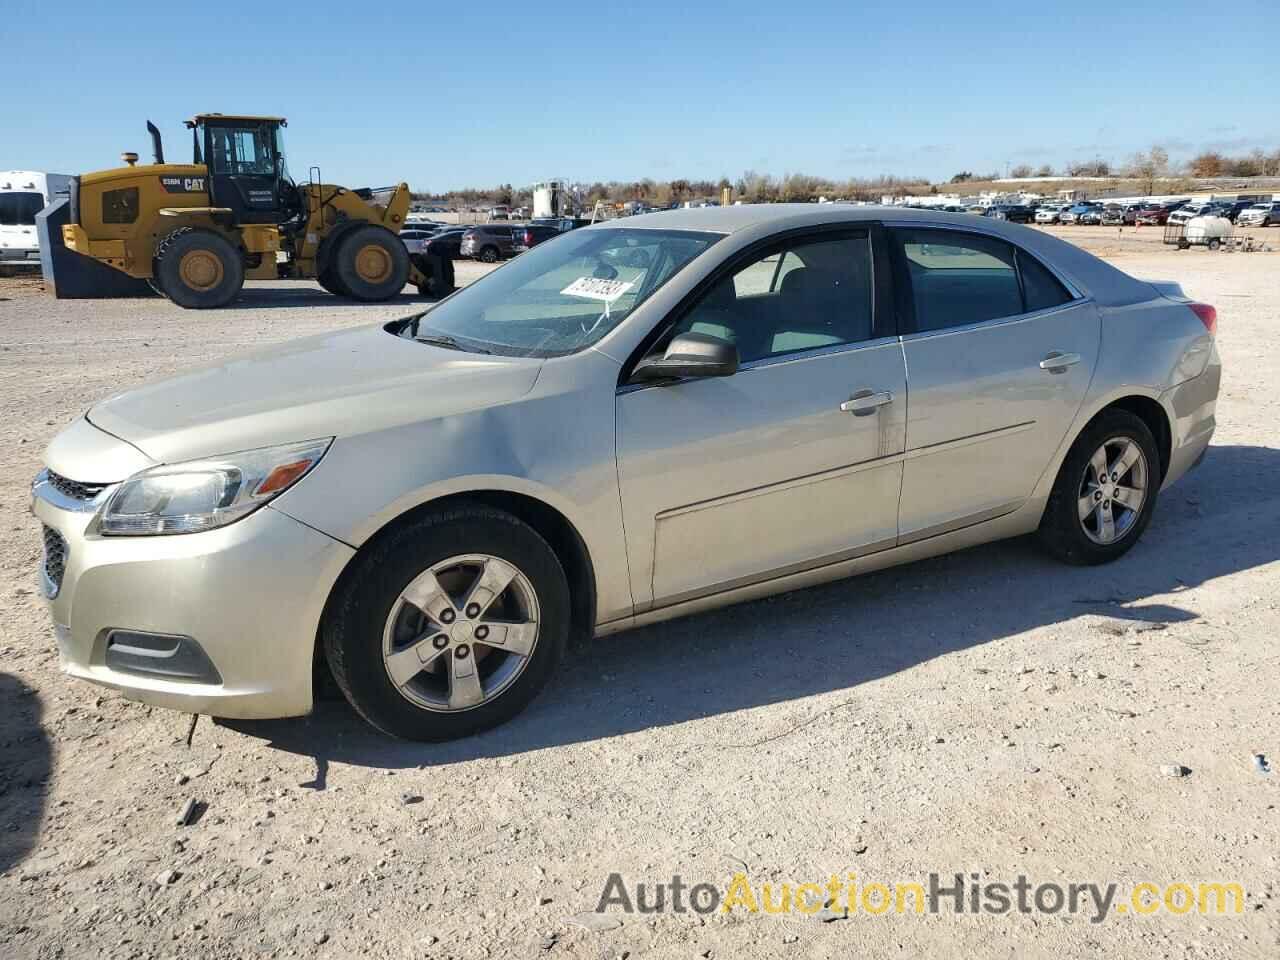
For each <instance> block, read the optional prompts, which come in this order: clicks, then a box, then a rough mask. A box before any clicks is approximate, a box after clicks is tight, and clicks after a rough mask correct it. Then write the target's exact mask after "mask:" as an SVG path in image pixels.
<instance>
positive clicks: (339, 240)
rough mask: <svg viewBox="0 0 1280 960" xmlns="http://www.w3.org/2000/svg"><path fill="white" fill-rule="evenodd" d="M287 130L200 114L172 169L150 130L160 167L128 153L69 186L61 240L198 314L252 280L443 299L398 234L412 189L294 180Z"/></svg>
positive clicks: (276, 120)
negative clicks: (414, 291) (409, 291)
mask: <svg viewBox="0 0 1280 960" xmlns="http://www.w3.org/2000/svg"><path fill="white" fill-rule="evenodd" d="M285 126H286V121H285V119H284V118H283V117H252V116H231V115H224V114H220V113H203V114H199V115H197V116H196V117H194V118H192V119H191V120H188V121H187V127H188V128H189V129H190V130H191V139H192V153H193V157H192V162H191V163H166V162H165V159H164V145H163V143H162V140H161V137H160V131H159V130H158V129H157V128H156V126H155V124H153V123H151V122H150V121H148V122H147V130H148V131H149V132H150V134H151V139H152V145H153V150H154V154H155V163H154V164H150V165H144V166H139V165H138V162H137V161H138V157H137V154H135V153H125V154H122V155H121V159H122V161H123V162H124V164H125V166H123V167H118V168H116V169H113V170H101V171H97V172H95V173H86V174H84V175H82V176H80V177H75V178H73V179H72V186H71V205H70V206H71V210H70V214H71V216H70V221H71V222H70V223H68V224H66V225H65V226H64V227H63V228H62V234H63V241H64V243H65V244H66V246H67V247H68V248H70V249H72V250H75V251H76V252H77V253H80V254H83V255H85V256H87V257H92V258H93V259H94V260H97V261H100V262H101V263H105V264H107V265H109V266H111V267H114V268H115V269H117V270H120V271H123V272H124V273H127V274H129V275H130V276H132V277H137V278H140V279H144V280H146V281H147V282H148V283H149V284H150V285H151V286H152V288H153V289H154V290H155V291H156V292H157V293H160V294H162V295H164V296H166V297H168V298H169V299H171V300H172V301H173V302H174V303H177V304H179V305H181V306H183V307H190V308H195V309H202V308H208V307H220V306H223V305H224V304H226V303H229V302H230V301H231V300H232V299H233V298H234V297H235V296H236V295H237V294H238V293H239V292H240V289H241V287H242V286H243V285H244V281H245V280H246V279H261V280H267V279H277V278H280V277H286V278H294V279H315V280H318V281H319V283H320V285H321V286H322V287H324V288H325V289H326V290H328V291H329V292H330V293H333V294H337V295H339V296H343V297H350V298H353V299H356V300H365V301H377V300H387V299H389V298H391V297H393V296H395V295H396V294H398V293H399V292H400V291H401V290H402V289H403V288H404V285H405V283H407V282H411V283H414V284H416V285H417V287H418V290H419V292H420V293H422V294H424V295H430V294H434V295H437V296H439V295H443V294H444V293H447V292H448V291H447V290H442V289H437V287H438V286H439V285H440V284H439V282H438V278H439V277H440V276H441V271H439V270H436V271H434V276H433V275H432V273H433V271H431V269H430V266H431V265H430V264H427V263H425V262H423V263H418V264H415V263H411V262H410V259H409V254H408V252H407V251H406V250H405V247H404V244H403V243H402V242H401V241H400V238H399V237H398V236H397V234H399V232H400V228H401V227H402V226H403V224H404V217H405V214H406V213H407V212H408V210H409V186H408V184H405V183H401V184H399V185H397V186H395V187H388V188H385V189H381V190H349V189H347V188H345V187H339V186H335V185H333V184H326V183H320V182H319V180H320V171H319V169H318V168H316V167H312V168H311V173H310V177H309V179H308V180H307V181H304V182H302V183H295V182H294V180H293V179H292V178H291V177H290V176H289V171H288V168H287V167H286V165H285V153H284V143H283V138H282V136H281V134H282V132H283V129H284V127H285ZM375 198H376V199H375ZM420 267H421V268H422V269H420Z"/></svg>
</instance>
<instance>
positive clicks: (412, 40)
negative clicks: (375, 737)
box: [0, 0, 1280, 190]
mask: <svg viewBox="0 0 1280 960" xmlns="http://www.w3.org/2000/svg"><path fill="white" fill-rule="evenodd" d="M983 6H984V5H983V4H981V3H968V4H962V3H955V2H954V0H916V2H913V3H902V2H898V3H867V4H856V3H849V2H847V0H846V2H840V3H827V2H810V3H804V4H785V3H778V2H777V0H772V2H768V3H735V4H724V5H721V4H714V3H707V2H700V0H692V2H690V0H685V2H682V3H671V2H667V0H652V2H647V3H637V4H626V3H617V2H607V0H606V2H594V3H579V2H570V3H547V2H545V0H543V2H539V3H533V2H526V3H522V4H514V3H504V2H492V0H490V2H487V3H456V2H453V3H450V2H445V3H414V4H387V3H381V4H374V3H367V2H366V3H364V4H359V3H349V2H348V3H333V2H329V0H309V2H306V3H300V4H284V3H268V4H249V3H241V4H218V3H203V4H190V5H188V4H184V3H179V2H173V0H170V2H166V3H130V2H128V0H120V2H116V3H98V2H93V3H90V2H85V0H69V2H68V0H61V2H53V0H39V2H36V0H7V2H6V3H5V10H6V12H5V14H4V17H3V19H2V20H0V49H2V50H4V51H5V55H4V58H3V60H0V70H2V71H3V72H2V73H0V75H3V76H4V77H5V79H6V80H8V81H9V83H8V84H6V87H7V91H8V92H7V93H6V95H5V96H4V98H3V99H2V100H0V169H14V168H18V169H41V170H52V171H58V172H65V173H79V172H83V171H86V170H93V169H100V168H103V167H109V166H115V165H116V164H117V163H118V156H119V153H120V152H121V151H122V150H134V151H136V152H138V153H139V154H141V155H142V156H143V157H144V158H147V157H148V156H149V142H148V140H147V136H146V132H145V129H144V124H145V121H146V120H147V119H148V118H150V119H152V120H154V121H155V122H156V123H157V124H158V125H159V126H160V128H161V130H162V131H163V132H164V134H165V142H166V146H167V150H168V152H169V158H170V159H187V158H188V157H189V153H190V148H189V146H188V144H189V138H188V137H186V136H184V134H185V131H184V130H183V128H182V121H183V120H184V119H185V118H187V117H188V116H190V115H191V114H193V113H196V112H201V111H222V112H225V113H237V112H238V113H270V114H279V115H283V116H286V117H288V118H289V130H288V134H287V139H288V147H289V153H290V166H291V168H292V170H293V172H294V175H295V176H301V175H304V174H305V171H306V169H307V167H308V166H309V165H311V164H319V165H320V166H321V167H322V170H323V173H324V177H325V179H326V180H328V181H330V182H337V183H345V184H347V185H349V186H359V185H382V184H385V183H391V182H395V181H397V180H401V179H406V180H408V181H409V182H410V183H411V184H412V185H413V186H414V188H415V189H432V190H442V189H449V188H455V187H463V186H489V185H493V184H497V183H501V182H510V183H514V184H517V185H525V184H529V183H532V182H533V181H535V180H540V179H544V178H546V177H552V176H556V177H567V178H569V179H573V180H587V181H590V180H596V179H638V178H641V177H653V178H655V179H668V178H671V177H677V176H683V177H688V178H702V177H706V178H718V177H720V176H722V175H724V176H728V177H730V178H731V179H734V178H736V177H737V176H739V175H740V174H741V173H742V172H743V171H744V170H747V169H755V170H758V171H761V172H769V173H774V174H783V173H787V172H804V173H811V174H818V175H823V176H829V177H833V178H844V177H851V176H875V175H878V174H881V173H897V174H923V175H926V176H929V177H932V178H934V179H945V178H947V177H949V176H950V175H951V174H953V173H955V172H957V171H959V170H962V169H968V170H974V171H978V172H987V171H990V170H995V169H1002V170H1003V169H1004V168H1005V166H1006V165H1007V164H1014V165H1016V164H1018V163H1023V162H1025V163H1029V164H1032V165H1033V166H1038V165H1039V164H1042V163H1049V164H1053V165H1054V166H1060V165H1062V164H1064V163H1066V162H1068V161H1072V160H1085V159H1091V158H1093V157H1094V156H1096V155H1098V154H1101V155H1102V156H1103V157H1105V158H1108V159H1111V160H1113V161H1123V160H1124V159H1125V158H1127V157H1128V156H1129V155H1131V154H1132V153H1133V152H1135V151H1137V150H1140V149H1145V148H1146V147H1148V146H1150V145H1151V144H1153V143H1163V144H1165V145H1166V146H1167V147H1168V148H1169V150H1170V152H1171V153H1172V154H1173V155H1174V157H1175V158H1178V157H1185V156H1189V155H1190V154H1192V153H1194V152H1196V151H1198V150H1199V149H1202V148H1204V147H1216V148H1218V149H1222V150H1225V151H1227V152H1236V153H1243V152H1248V151H1249V150H1250V149H1253V148H1254V147H1264V148H1267V149H1276V148H1278V147H1280V57H1277V56H1276V44H1275V40H1276V38H1277V37H1280V0H1233V2H1232V3H1231V4H1230V5H1229V7H1226V6H1224V5H1222V4H1214V3H1205V2H1203V0H1198V2H1184V0H1162V2H1152V0H1110V2H1106V3H1099V2H1095V0H1075V2H1071V3H1053V2H1050V3H1046V4H1034V3H1028V4H1010V3H1000V4H990V5H989V12H988V11H984V9H983ZM398 7H403V8H404V9H406V10H411V11H413V12H403V11H401V10H397V9H396V8H398ZM1019 7H1027V8H1038V9H1037V10H1036V11H1035V12H1030V13H1019V12H1016V11H1017V10H1018V8H1019ZM1053 7H1056V8H1059V9H1043V8H1053ZM126 13H128V14H129V15H126ZM14 81H16V83H15V82H14Z"/></svg>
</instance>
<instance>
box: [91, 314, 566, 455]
mask: <svg viewBox="0 0 1280 960" xmlns="http://www.w3.org/2000/svg"><path fill="white" fill-rule="evenodd" d="M541 365H542V361H541V360H537V359H527V358H522V357H496V356H486V355H484V354H475V353H462V352H459V351H457V350H447V349H444V348H441V347H433V346H430V345H428V344H423V343H417V342H415V341H413V340H406V339H404V338H403V337H399V336H395V335H394V334H391V333H388V332H387V331H386V330H385V329H383V328H382V326H373V327H360V328H357V329H354V330H346V331H341V332H338V333H331V334H322V335H320V336H314V337H307V338H305V339H301V340H294V341H291V342H289V343H284V344H281V345H279V346H276V347H271V348H268V349H265V350H260V351H257V352H255V353H250V354H248V355H246V356H241V357H237V358H233V359H231V360H227V361H224V362H221V363H217V364H211V365H209V366H205V367H201V368H197V369H195V370H192V371H190V372H188V373H184V374H182V375H180V376H177V377H173V378H171V379H168V380H161V381H159V382H157V383H152V384H149V385H147V386H143V387H139V388H137V389H136V390H130V391H129V392H128V393H122V394H119V395H118V396H114V397H111V398H110V399H108V400H104V401H102V402H101V403H99V404H97V405H96V406H94V407H92V408H90V410H89V412H88V413H87V414H86V416H87V418H88V420H89V421H90V422H91V423H92V424H94V425H95V426H96V427H98V428H99V429H101V430H104V431H106V432H107V433H110V434H112V435H113V436H115V437H118V438H119V439H121V440H124V441H127V442H128V443H130V444H132V445H133V446H134V447H136V448H137V449H138V450H140V451H142V452H143V453H145V454H146V455H147V456H148V457H150V458H152V459H153V460H157V461H159V462H162V463H174V462H177V461H181V460H192V459H196V458H198V457H211V456H217V455H219V454H225V453H234V452H236V451H239V450H252V449H254V448H256V447H267V446H272V445H274V444H280V443H293V442H297V441H302V440H312V439H317V438H320V437H342V436H351V435H353V434H358V433H367V432H372V431H374V430H381V429H386V428H389V427H394V426H400V425H402V424H404V423H409V422H414V421H418V420H425V419H432V418H437V417H444V416H449V415H450V414H454V413H461V412H463V411H469V410H478V409H481V408H483V407H490V406H497V405H499V404H503V403H508V402H510V401H512V400H516V399H518V398H519V397H522V396H524V395H525V394H526V393H528V392H529V390H531V389H532V388H533V384H534V382H535V381H536V380H537V377H538V370H539V369H540V367H541Z"/></svg>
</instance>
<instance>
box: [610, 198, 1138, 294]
mask: <svg viewBox="0 0 1280 960" xmlns="http://www.w3.org/2000/svg"><path fill="white" fill-rule="evenodd" d="M868 220H871V221H881V222H885V223H896V224H904V223H919V224H920V225H921V226H925V225H929V226H935V227H951V226H954V227H956V228H957V229H961V230H968V231H970V232H976V233H985V234H989V235H991V236H995V237H1001V238H1003V239H1005V240H1008V241H1009V242H1010V243H1014V244H1017V245H1018V246H1020V247H1024V248H1025V249H1027V250H1029V251H1030V252H1031V253H1033V254H1035V255H1036V256H1038V257H1040V258H1042V259H1044V260H1046V261H1048V262H1049V263H1051V264H1052V265H1053V266H1054V268H1056V269H1057V270H1058V271H1059V272H1060V273H1061V274H1062V275H1063V276H1064V277H1066V278H1067V279H1068V280H1070V281H1071V282H1072V283H1074V284H1075V285H1076V286H1077V287H1079V288H1080V289H1082V290H1085V291H1087V292H1088V293H1089V294H1090V295H1091V296H1093V297H1094V298H1095V299H1096V300H1097V302H1098V303H1100V304H1102V305H1104V306H1120V305H1123V304H1128V303H1139V302H1141V301H1144V300H1149V299H1151V297H1152V295H1153V293H1154V291H1153V290H1152V288H1151V287H1150V286H1149V285H1148V284H1146V283H1143V282H1142V281H1140V280H1135V279H1134V278H1133V277H1130V276H1129V275H1128V274H1126V273H1123V272H1122V271H1120V270H1117V269H1116V268H1115V267H1113V266H1111V265H1110V264H1109V263H1106V262H1105V261H1103V260H1099V259H1098V258H1097V257H1095V256H1094V255H1093V254H1091V253H1087V252H1086V251H1084V250H1083V249H1081V248H1080V247H1077V246H1076V245H1075V244H1073V243H1068V242H1067V241H1065V240H1060V239H1058V238H1057V237H1055V236H1053V235H1052V234H1049V233H1046V232H1044V231H1043V230H1037V229H1035V228H1034V227H1027V226H1022V225H1020V224H1016V223H1010V222H1009V221H1008V220H995V219H992V218H991V217H977V216H974V215H973V214H971V213H946V212H944V211H941V210H921V209H917V208H914V207H885V206H874V205H870V204H868V205H866V206H855V205H854V204H844V203H753V204H743V205H742V206H734V207H698V208H691V209H680V210H665V211H662V212H660V213H644V214H640V215H639V216H635V217H620V218H618V219H616V220H606V221H604V222H603V223H598V224H595V225H593V226H591V227H589V228H588V229H591V230H599V229H606V230H608V229H628V228H630V229H648V230H701V231H705V232H707V233H720V234H726V235H728V234H734V233H742V232H744V231H754V230H757V229H758V231H759V234H760V235H761V236H767V235H768V234H770V233H771V232H773V230H777V231H783V230H793V229H797V228H799V229H804V228H805V227H813V226H819V225H821V224H830V223H843V222H847V223H859V222H865V221H868ZM747 239H748V238H744V241H746V240H747Z"/></svg>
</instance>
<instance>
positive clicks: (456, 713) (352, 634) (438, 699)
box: [322, 505, 570, 741]
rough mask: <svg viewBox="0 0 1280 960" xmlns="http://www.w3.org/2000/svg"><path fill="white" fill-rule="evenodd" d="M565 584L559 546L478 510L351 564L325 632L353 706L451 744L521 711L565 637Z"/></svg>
mask: <svg viewBox="0 0 1280 960" xmlns="http://www.w3.org/2000/svg"><path fill="white" fill-rule="evenodd" d="M569 619H570V605H569V586H568V581H567V578H566V577H565V574H564V570H563V568H562V567H561V565H560V562H559V560H558V559H557V557H556V554H555V551H553V550H552V549H551V547H550V546H549V545H548V544H547V542H546V541H545V540H544V539H543V538H542V537H541V536H539V535H538V533H537V532H536V531H535V530H534V529H533V528H531V527H530V526H528V525H527V524H525V523H523V522H522V521H520V520H519V519H517V518H516V517H514V516H511V515H510V514H507V513H503V512H501V511H498V510H492V509H489V508H487V507H483V506H479V505H474V506H470V505H464V506H460V507H453V508H449V509H443V510H439V511H435V512H432V513H429V514H427V515H425V516H423V517H421V518H419V519H417V520H415V521H413V522H411V523H408V524H405V525H403V526H401V527H400V528H399V529H396V530H395V531H393V532H392V533H391V534H390V535H388V536H386V537H384V538H383V539H382V541H381V542H379V543H378V544H376V545H375V546H374V547H373V548H372V549H371V550H369V551H367V552H366V553H365V554H364V555H363V556H362V557H360V558H358V559H357V561H356V566H355V567H354V568H353V569H352V571H351V572H350V574H349V576H348V577H347V578H346V579H345V581H344V583H343V585H342V587H341V588H340V592H339V594H338V595H337V596H335V598H334V601H333V603H331V605H330V610H329V613H328V615H327V616H326V619H325V624H324V627H323V629H322V634H323V639H324V648H325V654H326V656H327V657H328V660H329V665H330V667H331V668H332V670H333V674H334V677H335V679H336V680H337V682H338V686H339V687H340V688H341V689H342V692H343V693H344V694H345V695H346V697H347V699H348V700H349V701H350V702H351V704H352V706H354V707H355V708H356V710H357V711H358V712H359V713H360V714H361V715H362V716H363V717H364V718H365V719H366V720H368V721H369V722H370V723H372V724H373V725H374V726H376V727H377V728H378V729H380V730H383V731H384V732H386V733H389V734H392V735H393V736H397V737H404V738H406V739H410V740H424V741H440V740H452V739H455V738H457V737H465V736H468V735H470V734H474V733H479V732H481V731H483V730H487V729H489V728H491V727H495V726H497V725H498V724H501V723H504V722H506V721H507V720H509V719H511V718H512V717H514V716H515V715H516V714H518V713H519V712H520V711H521V710H523V709H524V707H525V706H526V705H527V704H528V703H529V702H530V701H531V700H532V699H533V698H534V697H535V696H536V695H537V693H538V691H539V690H541V689H542V687H543V686H544V685H545V684H546V682H547V680H548V679H549V678H550V676H551V674H552V673H553V672H554V670H555V667H556V665H557V664H558V663H559V661H560V659H561V657H562V656H563V654H564V649H565V645H566V642H567V640H568V636H569Z"/></svg>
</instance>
